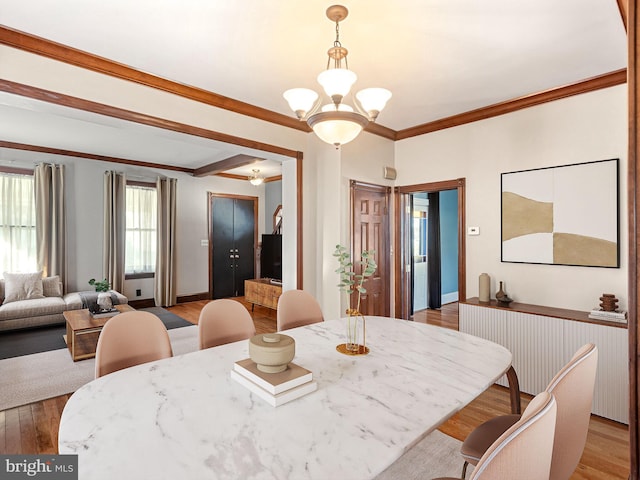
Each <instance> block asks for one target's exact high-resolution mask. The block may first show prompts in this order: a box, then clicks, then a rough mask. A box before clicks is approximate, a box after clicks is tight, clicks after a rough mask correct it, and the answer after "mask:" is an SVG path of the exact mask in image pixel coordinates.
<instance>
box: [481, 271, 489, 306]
mask: <svg viewBox="0 0 640 480" xmlns="http://www.w3.org/2000/svg"><path fill="white" fill-rule="evenodd" d="M478 281H479V290H478V300H480V301H481V302H485V303H488V302H489V300H491V294H490V293H489V291H490V290H491V277H490V276H489V275H488V274H486V273H481V274H480V277H479V279H478Z"/></svg>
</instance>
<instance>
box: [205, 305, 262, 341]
mask: <svg viewBox="0 0 640 480" xmlns="http://www.w3.org/2000/svg"><path fill="white" fill-rule="evenodd" d="M255 334H256V327H255V325H254V323H253V318H251V314H250V313H249V311H248V310H247V309H246V308H245V306H244V305H242V304H241V303H240V302H238V301H236V300H231V299H229V298H221V299H219V300H212V301H211V302H209V303H207V304H206V305H205V306H204V308H203V309H202V310H201V311H200V319H199V320H198V341H199V345H200V350H202V349H205V348H211V347H217V346H218V345H224V344H225V343H231V342H237V341H239V340H246V339H248V338H251V337H253V336H254V335H255Z"/></svg>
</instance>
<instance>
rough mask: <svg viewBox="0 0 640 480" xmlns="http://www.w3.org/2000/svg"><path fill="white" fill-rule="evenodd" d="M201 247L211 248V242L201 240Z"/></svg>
mask: <svg viewBox="0 0 640 480" xmlns="http://www.w3.org/2000/svg"><path fill="white" fill-rule="evenodd" d="M200 246H201V247H208V246H209V240H200Z"/></svg>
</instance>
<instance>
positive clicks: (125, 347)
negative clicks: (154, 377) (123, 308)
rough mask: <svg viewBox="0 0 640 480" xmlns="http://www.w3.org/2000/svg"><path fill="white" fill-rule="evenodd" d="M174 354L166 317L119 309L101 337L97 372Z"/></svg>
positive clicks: (104, 372) (108, 371)
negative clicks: (119, 311)
mask: <svg viewBox="0 0 640 480" xmlns="http://www.w3.org/2000/svg"><path fill="white" fill-rule="evenodd" d="M172 356H173V350H172V349H171V341H170V340H169V334H168V333H167V329H166V327H165V326H164V324H163V323H162V320H160V319H159V318H158V317H157V316H155V315H154V314H152V313H150V312H143V311H139V310H135V311H131V312H123V313H119V314H118V315H115V316H114V317H112V318H110V319H109V321H108V322H107V323H106V324H105V325H104V327H102V331H101V332H100V336H99V337H98V346H97V348H96V369H95V376H96V378H99V377H102V376H104V375H107V374H108V373H112V372H115V371H117V370H122V369H123V368H128V367H132V366H134V365H139V364H141V363H146V362H153V361H155V360H161V359H163V358H169V357H172Z"/></svg>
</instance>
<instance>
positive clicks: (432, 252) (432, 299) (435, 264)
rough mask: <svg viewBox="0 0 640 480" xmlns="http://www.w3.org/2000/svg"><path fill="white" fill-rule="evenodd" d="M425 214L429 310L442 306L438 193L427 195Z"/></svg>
mask: <svg viewBox="0 0 640 480" xmlns="http://www.w3.org/2000/svg"><path fill="white" fill-rule="evenodd" d="M428 208H429V210H428V212H427V271H428V274H427V275H428V277H427V281H428V283H429V292H428V293H429V308H432V309H435V308H440V307H441V306H442V274H441V259H440V257H441V254H440V193H439V192H431V193H429V207H428Z"/></svg>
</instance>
